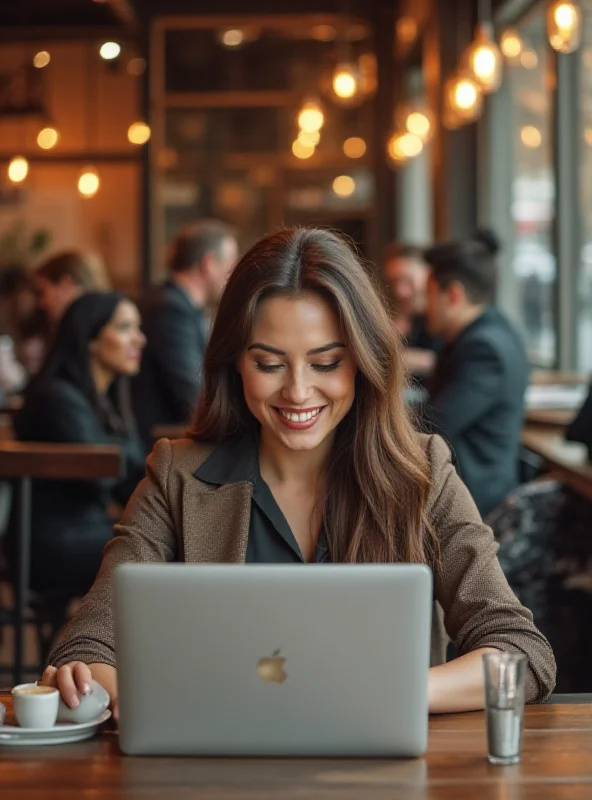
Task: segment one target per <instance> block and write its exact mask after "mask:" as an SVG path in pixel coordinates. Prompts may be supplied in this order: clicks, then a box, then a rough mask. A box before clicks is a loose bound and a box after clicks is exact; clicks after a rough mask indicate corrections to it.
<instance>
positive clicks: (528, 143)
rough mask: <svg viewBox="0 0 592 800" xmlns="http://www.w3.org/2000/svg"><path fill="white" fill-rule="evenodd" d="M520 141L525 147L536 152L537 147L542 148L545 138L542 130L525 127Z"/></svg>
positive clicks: (530, 126) (521, 132)
mask: <svg viewBox="0 0 592 800" xmlns="http://www.w3.org/2000/svg"><path fill="white" fill-rule="evenodd" d="M520 140H521V142H522V144H523V145H524V146H525V147H528V148H530V149H531V150H536V148H537V147H540V146H541V142H542V141H543V137H542V136H541V132H540V130H539V129H538V128H536V127H535V126H534V125H525V126H524V127H523V128H522V129H521V130H520Z"/></svg>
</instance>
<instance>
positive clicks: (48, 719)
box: [12, 683, 60, 729]
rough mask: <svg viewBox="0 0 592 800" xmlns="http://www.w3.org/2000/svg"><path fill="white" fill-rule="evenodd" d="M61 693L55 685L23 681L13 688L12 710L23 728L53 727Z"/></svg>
mask: <svg viewBox="0 0 592 800" xmlns="http://www.w3.org/2000/svg"><path fill="white" fill-rule="evenodd" d="M59 700H60V693H59V691H58V690H57V689H55V688H54V687H53V686H38V685H37V684H36V683H21V684H20V685H19V686H15V687H14V689H13V690H12V710H13V712H14V716H15V718H16V721H17V722H18V724H19V725H20V726H21V728H38V729H42V728H43V729H46V728H53V726H54V725H55V722H56V719H57V716H58V705H59Z"/></svg>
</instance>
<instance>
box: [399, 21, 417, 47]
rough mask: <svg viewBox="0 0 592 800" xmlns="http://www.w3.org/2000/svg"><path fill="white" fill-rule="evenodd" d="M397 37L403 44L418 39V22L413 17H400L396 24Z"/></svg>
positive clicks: (411, 42)
mask: <svg viewBox="0 0 592 800" xmlns="http://www.w3.org/2000/svg"><path fill="white" fill-rule="evenodd" d="M396 31H397V39H398V40H399V41H400V42H401V43H402V44H413V42H414V41H415V40H416V39H417V22H416V21H415V20H414V19H413V17H400V18H399V19H398V20H397V25H396Z"/></svg>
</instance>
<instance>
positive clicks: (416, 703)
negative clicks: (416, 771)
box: [115, 564, 432, 756]
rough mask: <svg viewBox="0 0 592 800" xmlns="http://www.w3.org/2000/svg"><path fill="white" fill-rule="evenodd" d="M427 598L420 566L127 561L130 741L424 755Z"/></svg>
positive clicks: (120, 654)
mask: <svg viewBox="0 0 592 800" xmlns="http://www.w3.org/2000/svg"><path fill="white" fill-rule="evenodd" d="M431 605H432V576H431V572H430V570H429V569H428V568H427V567H424V566H420V565H337V564H329V565H314V566H301V565H248V566H246V565H211V564H208V565H188V564H160V565H147V564H145V565H138V564H127V565H123V566H121V567H119V568H118V569H117V570H116V573H115V621H116V625H115V634H116V653H117V668H118V684H119V701H120V743H121V747H122V749H123V751H124V752H126V753H129V754H175V755H182V754H187V755H235V756H239V755H268V756H271V755H309V756H321V755H326V756H345V755H350V756H393V755H398V756H414V755H419V754H421V753H423V752H424V751H425V748H426V744H427V716H428V709H427V676H428V668H429V650H430V624H431Z"/></svg>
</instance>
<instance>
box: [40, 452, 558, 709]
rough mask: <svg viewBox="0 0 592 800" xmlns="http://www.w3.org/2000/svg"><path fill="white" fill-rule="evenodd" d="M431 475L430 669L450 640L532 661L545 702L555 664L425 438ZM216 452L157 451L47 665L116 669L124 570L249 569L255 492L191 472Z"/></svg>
mask: <svg viewBox="0 0 592 800" xmlns="http://www.w3.org/2000/svg"><path fill="white" fill-rule="evenodd" d="M421 438H422V443H423V446H424V447H425V449H426V452H427V455H428V460H429V464H430V467H431V473H432V487H431V491H430V495H429V500H428V508H427V512H428V516H429V518H430V520H431V522H432V524H433V526H434V529H435V531H436V532H437V535H438V537H439V540H440V549H441V556H440V563H439V565H438V566H435V565H432V566H434V589H435V600H436V601H437V602H435V603H434V614H433V620H432V647H431V663H432V666H435V665H437V664H441V663H443V662H444V660H445V652H446V644H447V641H448V636H449V637H450V638H451V639H452V641H453V642H454V643H455V645H456V647H457V649H458V652H459V653H460V654H464V653H467V652H469V651H471V650H475V649H478V648H481V647H495V648H498V649H500V650H513V651H520V652H524V653H526V655H527V656H528V658H529V669H528V675H527V686H526V696H527V701H528V702H540V701H542V700H544V699H545V698H546V697H547V696H548V695H549V693H550V692H551V691H552V690H553V687H554V685H555V660H554V657H553V653H552V650H551V648H550V646H549V644H548V642H547V640H546V639H545V638H544V636H542V634H541V633H540V632H539V631H538V630H537V628H536V627H535V625H534V624H533V621H532V615H531V613H530V612H529V611H528V610H527V609H525V608H524V607H523V606H521V605H520V603H519V601H518V599H517V598H516V596H515V595H514V593H513V592H512V590H511V589H510V587H509V585H508V583H507V581H506V579H505V577H504V575H503V573H502V571H501V568H500V565H499V562H498V559H497V549H498V548H497V544H496V542H495V540H494V538H493V534H492V532H491V530H490V529H489V528H488V527H487V526H486V525H485V524H484V523H483V522H482V521H481V518H480V516H479V513H478V511H477V509H476V507H475V504H474V502H473V500H472V499H471V496H470V494H469V492H468V490H467V489H466V487H465V486H464V484H463V483H462V482H461V480H460V479H459V477H458V475H457V473H456V470H455V469H454V467H453V465H452V463H451V460H450V451H449V449H448V447H447V446H446V445H445V444H444V442H443V441H442V439H440V438H439V437H438V436H422V437H421ZM213 448H214V445H211V444H203V443H197V442H194V441H193V440H191V439H181V440H178V441H169V440H168V439H162V440H161V441H159V442H157V443H156V445H155V447H154V450H153V451H152V453H151V455H150V456H149V458H148V461H147V473H146V477H145V478H144V479H143V481H142V482H141V483H140V484H139V486H138V488H137V489H136V491H135V493H134V495H133V496H132V498H131V500H130V502H129V503H128V506H127V508H126V510H125V513H124V515H123V517H122V520H121V523H120V524H119V525H117V526H116V527H115V533H116V535H115V537H114V538H113V540H112V541H111V542H110V543H109V544H108V545H107V546H106V548H105V552H104V556H103V563H102V566H101V569H100V571H99V574H98V576H97V579H96V581H95V584H94V586H93V587H92V589H91V591H90V592H89V593H88V595H87V596H86V597H85V598H84V600H83V602H82V605H81V607H80V610H79V612H78V613H77V615H76V616H75V617H74V618H73V619H72V620H71V621H70V622H69V624H68V625H67V626H66V628H65V629H64V632H63V634H62V636H61V637H60V639H59V641H58V642H57V644H56V645H55V647H54V649H53V651H52V652H51V654H50V657H49V663H50V664H53V665H55V666H60V665H61V664H64V663H67V662H70V661H83V662H85V663H87V664H90V663H105V664H110V665H111V666H113V667H115V666H116V653H115V646H114V630H113V629H114V621H113V598H112V578H113V571H114V569H115V568H116V567H117V565H118V564H122V563H125V562H136V563H137V562H142V563H157V562H167V561H183V562H188V563H196V562H221V563H241V562H244V561H245V554H246V551H247V539H248V535H249V521H250V511H251V492H252V485H251V483H249V482H246V481H244V482H242V481H241V482H237V483H229V484H225V485H222V486H212V485H211V484H206V483H203V482H201V481H199V480H198V479H197V478H196V477H195V474H194V473H195V471H196V470H197V469H198V467H199V466H200V465H201V464H202V463H203V461H204V460H205V459H206V458H207V457H208V455H209V454H210V453H211V452H212V450H213Z"/></svg>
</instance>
